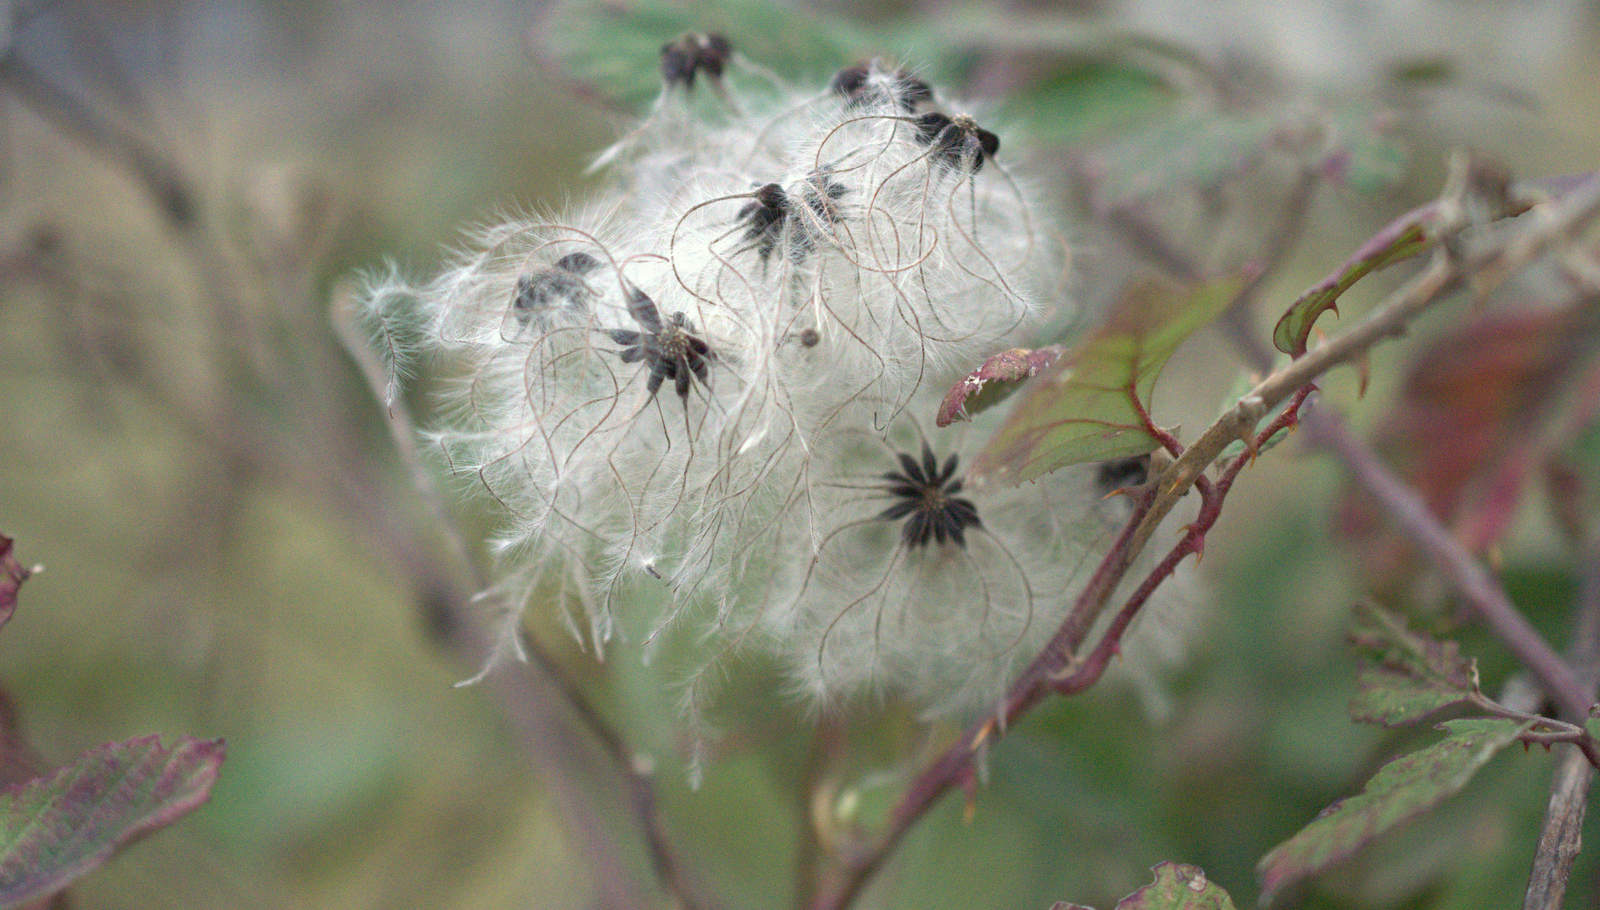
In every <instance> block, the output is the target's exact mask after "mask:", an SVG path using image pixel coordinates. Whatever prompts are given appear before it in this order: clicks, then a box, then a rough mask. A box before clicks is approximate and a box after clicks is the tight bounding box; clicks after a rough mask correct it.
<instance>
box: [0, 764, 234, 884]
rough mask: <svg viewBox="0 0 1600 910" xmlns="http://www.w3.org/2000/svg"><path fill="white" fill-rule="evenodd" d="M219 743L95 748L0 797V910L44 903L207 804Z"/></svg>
mask: <svg viewBox="0 0 1600 910" xmlns="http://www.w3.org/2000/svg"><path fill="white" fill-rule="evenodd" d="M223 752H224V750H223V744H222V740H210V741H206V740H197V739H192V738H184V739H183V740H181V741H179V743H178V744H177V745H176V746H175V747H173V748H172V749H166V748H164V747H162V745H161V742H160V740H159V739H158V738H157V737H154V736H148V737H141V738H139V739H131V740H128V741H126V742H120V743H107V744H105V745H103V746H97V747H96V748H93V749H90V750H89V751H88V752H85V753H84V754H83V755H81V756H79V757H78V759H77V760H76V761H74V762H73V763H72V764H70V765H67V766H65V767H62V768H60V769H58V770H57V771H56V772H55V773H53V774H51V775H49V776H46V777H39V778H35V779H33V780H30V781H26V782H24V783H21V784H18V785H16V786H13V787H9V788H7V789H6V790H5V791H4V792H3V793H0V908H5V907H14V906H17V905H19V904H22V903H24V902H27V901H31V900H36V899H39V898H42V897H47V896H49V895H51V894H54V893H56V892H58V891H60V890H61V889H62V888H65V887H66V886H67V885H68V884H69V883H70V882H71V881H72V880H73V879H75V878H78V877H79V876H82V875H84V874H85V873H87V872H89V871H91V870H92V869H94V868H95V867H96V866H99V865H100V864H101V863H103V862H105V861H106V860H107V859H108V858H109V857H110V856H111V854H112V853H113V852H115V851H116V849H117V848H119V847H121V846H122V845H124V844H126V843H127V842H128V841H130V840H132V839H133V838H135V837H137V836H139V835H141V834H145V833H147V832H150V831H154V830H156V829H157V828H162V827H165V826H166V825H169V824H171V823H172V822H174V821H176V820H177V819H178V818H180V817H182V816H183V815H185V814H187V813H188V812H189V811H191V810H193V809H194V808H195V807H197V806H199V805H200V804H202V803H204V802H205V801H206V798H207V797H208V796H209V795H210V793H211V787H212V785H213V784H215V783H216V780H217V771H218V769H219V768H220V767H221V765H222V758H223Z"/></svg>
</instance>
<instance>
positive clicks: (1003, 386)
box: [933, 345, 1062, 427]
mask: <svg viewBox="0 0 1600 910" xmlns="http://www.w3.org/2000/svg"><path fill="white" fill-rule="evenodd" d="M1061 350H1062V348H1061V346H1060V345H1050V346H1049V347H1043V348H1037V349H1035V350H1032V351H1030V350H1028V349H1027V348H1012V349H1011V350H1009V351H1001V352H1000V353H998V354H996V355H994V356H993V357H990V358H989V359H988V360H985V361H984V362H983V363H982V364H981V365H979V367H978V368H977V369H976V370H973V371H972V372H970V373H968V374H967V375H966V378H964V379H962V380H961V381H960V382H958V383H956V384H955V385H953V386H951V387H950V391H949V392H948V393H946V395H945V396H944V402H943V403H942V404H940V405H939V413H938V415H937V416H936V417H935V418H934V421H933V422H934V423H936V424H938V425H939V426H941V427H947V426H949V425H950V424H952V423H954V422H956V421H957V420H968V419H970V418H971V417H972V415H973V414H977V413H979V412H981V411H985V410H987V409H989V408H991V407H993V406H994V405H997V404H999V403H1000V402H1002V401H1004V400H1005V399H1006V397H1007V396H1009V395H1010V394H1011V393H1012V392H1014V391H1016V390H1017V387H1018V386H1019V385H1021V384H1022V383H1023V382H1024V381H1025V380H1027V379H1029V378H1030V377H1032V376H1034V375H1036V374H1038V372H1039V371H1040V370H1043V369H1044V368H1045V367H1048V366H1049V365H1050V364H1052V363H1055V362H1056V358H1057V357H1060V356H1061Z"/></svg>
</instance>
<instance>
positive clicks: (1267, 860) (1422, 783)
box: [1256, 717, 1531, 904]
mask: <svg viewBox="0 0 1600 910" xmlns="http://www.w3.org/2000/svg"><path fill="white" fill-rule="evenodd" d="M1530 726H1531V723H1520V722H1518V721H1515V720H1508V719H1506V718H1499V717H1495V718H1475V719H1471V720H1453V721H1449V722H1448V723H1445V724H1443V725H1442V726H1441V728H1440V729H1443V730H1444V731H1445V733H1446V735H1445V738H1444V739H1442V740H1440V741H1438V742H1436V743H1434V744H1433V745H1431V746H1428V747H1427V748H1425V749H1422V750H1420V751H1417V752H1413V753H1411V754H1409V755H1403V756H1400V757H1399V758H1396V759H1394V760H1392V761H1390V762H1389V763H1388V764H1386V765H1384V766H1383V767H1382V768H1379V769H1378V773H1377V774H1375V775H1373V777H1372V779H1371V780H1369V781H1367V786H1366V788H1365V789H1364V790H1362V791H1361V792H1360V793H1359V794H1357V795H1355V796H1352V797H1350V798H1348V799H1344V800H1340V801H1339V802H1336V803H1334V804H1333V805H1331V806H1329V807H1328V808H1326V809H1324V810H1323V811H1322V813H1321V814H1320V815H1318V816H1317V818H1316V820H1315V821H1313V822H1312V823H1311V824H1309V825H1307V826H1306V827H1305V828H1303V829H1301V830H1300V832H1299V833H1297V834H1295V835H1294V836H1293V837H1291V838H1289V839H1288V840H1286V841H1284V842H1283V843H1281V844H1279V845H1278V846H1277V847H1275V848H1273V850H1272V852H1270V853H1268V854H1267V855H1266V856H1265V857H1263V858H1262V860H1261V862H1260V864H1259V865H1258V866H1257V867H1256V871H1257V872H1258V873H1259V874H1260V876H1261V886H1262V892H1261V902H1262V903H1263V904H1266V903H1269V902H1270V901H1271V900H1272V898H1273V896H1275V895H1276V894H1278V893H1279V892H1280V891H1282V890H1283V889H1284V888H1285V887H1286V886H1288V885H1290V884H1292V883H1294V882H1297V881H1299V880H1300V879H1302V878H1305V877H1306V876H1309V875H1313V874H1315V873H1317V872H1320V871H1322V870H1324V869H1326V868H1328V867H1329V866H1331V865H1333V864H1334V863H1337V862H1339V861H1340V860H1343V859H1347V858H1348V857H1350V856H1352V855H1354V854H1355V852H1356V851H1357V850H1360V849H1361V848H1362V847H1364V846H1366V845H1367V844H1368V843H1370V842H1372V840H1373V839H1374V838H1376V837H1377V836H1378V835H1380V834H1382V833H1384V832H1385V831H1388V830H1390V829H1392V828H1395V827H1396V826H1398V825H1400V824H1402V823H1403V822H1406V821H1409V820H1411V819H1413V818H1416V817H1417V816H1419V815H1421V814H1423V813H1424V812H1427V811H1429V810H1430V809H1433V808H1434V807H1435V806H1438V805H1439V804H1440V803H1442V802H1444V801H1445V800H1446V799H1447V798H1449V797H1450V796H1452V795H1454V794H1455V793H1456V792H1458V791H1460V790H1461V788H1462V787H1465V786H1466V785H1467V782H1468V781H1470V780H1471V779H1472V776H1473V775H1474V774H1476V773H1477V772H1478V769H1479V768H1482V767H1483V766H1484V765H1485V764H1487V763H1488V761H1489V759H1491V758H1493V757H1494V756H1495V754H1496V753H1498V752H1499V751H1500V750H1501V749H1504V748H1505V747H1506V746H1508V745H1510V744H1511V743H1513V742H1515V741H1516V740H1517V737H1518V736H1520V735H1522V733H1524V732H1525V731H1526V730H1527V729H1528V728H1529V727H1530Z"/></svg>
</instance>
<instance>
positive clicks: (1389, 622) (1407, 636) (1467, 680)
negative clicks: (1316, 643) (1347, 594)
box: [1350, 603, 1478, 692]
mask: <svg viewBox="0 0 1600 910" xmlns="http://www.w3.org/2000/svg"><path fill="white" fill-rule="evenodd" d="M1352 617H1353V621H1352V623H1351V627H1350V641H1351V643H1352V644H1355V645H1357V646H1358V647H1362V648H1366V649H1367V650H1369V651H1372V652H1374V653H1375V654H1376V655H1377V656H1378V658H1379V660H1381V661H1382V662H1383V664H1384V665H1385V666H1386V667H1389V668H1391V669H1394V670H1396V671H1398V672H1403V673H1406V674H1408V675H1410V676H1411V677H1412V678H1414V679H1419V680H1428V681H1432V682H1434V683H1437V684H1438V685H1439V686H1441V687H1443V688H1450V689H1459V690H1463V691H1467V692H1473V691H1476V690H1477V685H1478V671H1477V668H1476V667H1475V666H1474V665H1473V663H1472V659H1471V658H1468V657H1463V656H1462V654H1461V647H1460V646H1459V645H1457V644H1456V643H1455V642H1453V641H1440V640H1438V639H1436V638H1433V637H1431V636H1428V635H1424V634H1423V633H1421V632H1418V631H1416V630H1415V629H1412V628H1410V627H1409V626H1407V625H1406V622H1405V620H1403V619H1401V618H1400V617H1399V616H1397V615H1395V614H1394V613H1391V612H1389V611H1388V610H1384V609H1381V608H1379V607H1376V606H1373V605H1372V604H1367V603H1359V604H1356V606H1355V608H1354V610H1353V611H1352Z"/></svg>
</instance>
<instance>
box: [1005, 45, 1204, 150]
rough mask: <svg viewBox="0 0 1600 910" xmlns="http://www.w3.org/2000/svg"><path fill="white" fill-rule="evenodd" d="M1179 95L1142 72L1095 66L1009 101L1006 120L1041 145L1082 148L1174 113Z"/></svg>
mask: <svg viewBox="0 0 1600 910" xmlns="http://www.w3.org/2000/svg"><path fill="white" fill-rule="evenodd" d="M1177 100H1178V93H1177V92H1176V91H1175V90H1174V89H1173V88H1172V87H1170V86H1169V85H1167V83H1166V82H1165V81H1164V80H1162V79H1161V78H1160V77H1159V76H1157V75H1156V74H1154V73H1151V72H1150V71H1148V70H1146V69H1143V68H1141V67H1138V66H1135V65H1132V64H1128V63H1122V62H1118V61H1112V60H1089V61H1084V62H1082V63H1079V64H1077V65H1075V66H1072V67H1069V68H1067V69H1065V70H1063V71H1062V72H1060V73H1057V74H1055V75H1053V76H1050V77H1047V78H1045V79H1042V80H1040V81H1039V82H1038V83H1036V84H1034V85H1031V86H1028V87H1026V88H1025V89H1023V90H1022V91H1021V92H1018V93H1016V94H1015V95H1014V96H1012V97H1010V98H1008V99H1007V101H1006V104H1005V106H1004V107H1003V108H1002V109H1001V113H1002V115H1003V118H1002V119H1004V120H1006V121H1009V122H1012V123H1016V124H1017V125H1019V126H1021V127H1022V128H1023V129H1025V130H1026V131H1027V132H1028V135H1029V136H1031V137H1033V138H1034V139H1035V140H1037V141H1044V142H1052V143H1057V144H1061V145H1071V144H1075V143H1081V142H1083V141H1084V140H1085V139H1087V138H1089V137H1091V136H1094V135H1095V134H1097V133H1103V132H1107V131H1110V130H1115V129H1119V128H1127V127H1130V126H1132V125H1134V124H1138V123H1143V122H1146V121H1148V120H1149V119H1150V118H1152V117H1155V116H1156V115H1158V114H1162V113H1165V112H1169V111H1171V109H1172V107H1173V105H1175V104H1176V103H1177Z"/></svg>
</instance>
